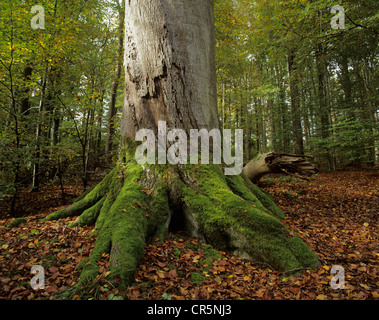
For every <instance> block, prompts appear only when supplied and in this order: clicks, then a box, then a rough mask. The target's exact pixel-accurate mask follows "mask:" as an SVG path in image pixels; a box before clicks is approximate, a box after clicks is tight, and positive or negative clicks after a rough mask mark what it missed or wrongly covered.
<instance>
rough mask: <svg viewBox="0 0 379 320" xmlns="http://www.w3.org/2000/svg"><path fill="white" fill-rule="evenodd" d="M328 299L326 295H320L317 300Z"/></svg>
mask: <svg viewBox="0 0 379 320" xmlns="http://www.w3.org/2000/svg"><path fill="white" fill-rule="evenodd" d="M326 298H327V297H326V295H324V294H319V295H318V296H317V297H316V299H317V300H325V299H326Z"/></svg>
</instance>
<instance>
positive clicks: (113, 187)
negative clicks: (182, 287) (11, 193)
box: [45, 0, 318, 288]
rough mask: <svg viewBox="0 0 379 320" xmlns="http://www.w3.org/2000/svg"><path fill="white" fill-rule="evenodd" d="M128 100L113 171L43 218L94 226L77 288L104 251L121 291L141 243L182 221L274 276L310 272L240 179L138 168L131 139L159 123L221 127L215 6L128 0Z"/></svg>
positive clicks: (262, 201) (311, 262) (198, 168)
mask: <svg viewBox="0 0 379 320" xmlns="http://www.w3.org/2000/svg"><path fill="white" fill-rule="evenodd" d="M125 23H126V34H125V39H126V56H125V68H126V95H125V105H124V110H123V121H122V138H123V139H122V142H123V148H122V149H121V152H120V157H119V161H118V164H117V166H116V168H115V169H114V170H113V171H112V172H111V173H109V174H108V176H107V177H106V178H105V179H104V180H103V181H102V182H101V183H100V184H98V185H97V186H96V187H95V188H94V189H93V190H92V191H90V192H89V193H88V194H87V195H86V196H85V197H84V198H83V199H81V200H79V201H77V202H75V203H74V204H73V205H72V206H70V207H68V208H65V209H62V210H60V211H58V212H56V213H53V214H52V215H50V216H48V217H47V218H46V219H45V220H54V219H59V218H63V217H66V216H79V217H78V219H77V220H76V221H75V222H74V223H73V225H79V226H81V225H86V224H96V233H97V241H96V245H95V248H94V249H93V251H92V253H91V255H90V257H89V258H88V260H86V261H85V262H83V263H81V265H80V267H82V268H83V271H82V274H81V280H80V281H79V283H78V285H77V287H78V288H81V286H82V285H84V284H87V283H88V281H92V280H93V279H94V278H95V277H96V275H97V274H98V270H99V268H98V265H97V260H98V259H100V258H101V256H102V254H103V253H104V252H109V253H110V260H111V264H110V268H111V274H110V277H111V278H112V279H113V280H115V279H119V280H120V284H121V285H128V284H129V283H130V282H131V280H132V279H133V276H134V273H135V269H136V267H137V266H138V263H139V261H140V260H141V258H142V257H143V253H144V244H145V242H146V241H149V240H150V239H155V238H157V237H158V238H160V239H163V238H164V237H165V236H166V235H167V234H168V231H169V228H170V224H171V223H174V222H175V221H178V220H179V221H181V224H183V225H184V226H185V229H186V230H187V231H188V233H189V234H191V235H192V236H196V237H200V238H202V239H204V240H206V241H207V242H208V243H210V244H212V245H214V246H215V247H216V248H219V249H222V250H228V251H232V252H235V253H237V254H239V255H241V256H244V257H247V258H250V259H254V260H255V261H259V262H262V263H265V264H268V265H270V266H271V267H272V268H274V269H277V270H282V271H288V270H293V269H299V268H308V267H314V266H316V265H317V263H318V260H317V257H316V255H315V254H314V253H313V252H312V251H311V250H310V249H309V248H308V247H307V246H306V245H305V244H304V243H303V242H302V241H301V240H300V238H299V237H297V236H293V235H292V233H291V232H290V231H289V230H288V229H287V228H286V227H285V226H284V225H283V224H282V222H281V219H283V218H284V214H283V212H282V211H281V210H280V209H279V208H278V207H277V206H276V205H275V203H274V202H273V200H272V198H271V197H270V196H269V195H268V194H266V193H265V192H264V191H262V190H260V189H259V188H258V187H257V186H255V185H254V184H252V183H251V182H250V181H249V180H248V179H247V178H246V177H245V176H225V175H224V174H223V172H222V170H221V167H220V165H216V164H208V165H202V164H198V165H187V164H183V165H175V166H173V165H168V164H163V165H160V164H145V165H140V164H138V163H137V161H136V158H135V152H136V148H137V144H136V142H134V141H133V140H134V139H135V134H136V132H137V131H138V130H139V129H152V130H154V132H155V133H156V134H157V129H158V121H166V122H167V127H168V129H173V128H177V129H184V130H186V131H188V130H189V129H201V128H206V129H208V130H211V129H215V128H218V127H219V123H218V114H217V105H216V101H217V100H216V76H215V61H214V26H213V1H209V0H187V1H179V0H160V1H158V0H157V1H145V0H130V1H126V19H125Z"/></svg>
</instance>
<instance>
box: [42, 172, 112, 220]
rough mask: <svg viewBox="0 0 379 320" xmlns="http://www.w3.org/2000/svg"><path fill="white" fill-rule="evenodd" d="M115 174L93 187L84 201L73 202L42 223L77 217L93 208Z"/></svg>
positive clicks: (109, 175) (110, 174)
mask: <svg viewBox="0 0 379 320" xmlns="http://www.w3.org/2000/svg"><path fill="white" fill-rule="evenodd" d="M115 174H116V169H114V170H112V171H111V172H110V173H109V174H108V175H107V176H106V177H105V178H104V179H103V180H102V181H101V182H100V183H99V184H97V185H96V187H94V188H93V190H92V191H91V192H89V193H88V194H87V195H86V197H85V198H84V199H82V200H80V201H77V202H74V203H73V204H72V205H71V206H68V207H66V208H63V209H61V210H59V211H56V212H54V213H52V214H50V215H49V216H47V217H46V218H44V219H42V222H43V221H53V220H58V219H63V218H67V217H74V216H79V215H80V214H81V213H83V212H84V211H85V210H87V209H89V208H91V207H92V206H94V205H95V204H96V203H97V202H98V201H100V200H101V199H102V198H103V197H104V196H105V195H106V193H107V192H108V189H109V186H110V184H111V182H112V180H113V179H114V177H115Z"/></svg>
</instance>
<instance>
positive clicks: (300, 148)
mask: <svg viewBox="0 0 379 320" xmlns="http://www.w3.org/2000/svg"><path fill="white" fill-rule="evenodd" d="M288 71H289V76H290V92H291V113H292V130H293V140H294V144H293V146H294V152H295V153H296V154H304V144H303V129H302V125H301V109H300V101H299V95H300V91H299V75H298V70H297V63H296V56H295V53H294V52H291V53H290V55H289V56H288Z"/></svg>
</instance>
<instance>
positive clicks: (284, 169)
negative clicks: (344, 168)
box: [243, 152, 318, 184]
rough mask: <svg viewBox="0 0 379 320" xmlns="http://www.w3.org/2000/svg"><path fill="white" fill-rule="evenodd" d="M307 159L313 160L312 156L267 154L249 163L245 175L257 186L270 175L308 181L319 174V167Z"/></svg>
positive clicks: (244, 171) (244, 170)
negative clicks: (264, 177) (290, 176)
mask: <svg viewBox="0 0 379 320" xmlns="http://www.w3.org/2000/svg"><path fill="white" fill-rule="evenodd" d="M307 158H312V156H304V155H298V154H291V153H279V152H270V153H265V154H261V155H259V156H257V157H256V158H255V159H253V160H251V161H249V162H248V163H247V164H246V165H245V167H244V168H243V173H244V174H245V175H246V177H247V178H248V179H249V180H250V181H251V182H253V183H255V184H256V183H258V181H259V180H260V179H261V178H262V177H263V176H264V175H266V174H270V173H280V174H285V175H292V176H296V177H298V178H301V179H307V177H310V176H312V175H314V174H316V173H318V169H317V167H316V166H315V165H314V164H312V163H311V162H309V161H308V160H307Z"/></svg>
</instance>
